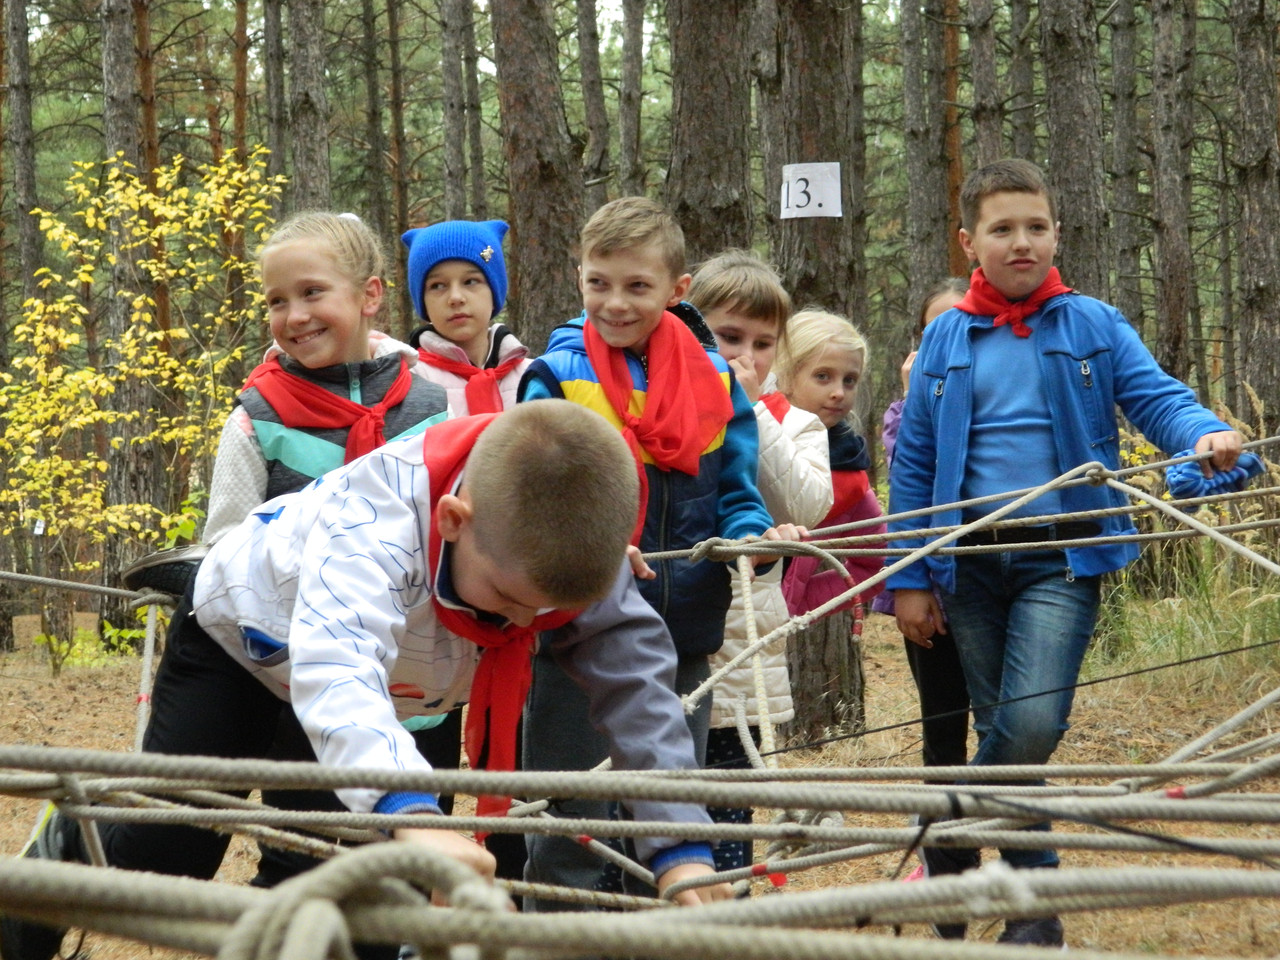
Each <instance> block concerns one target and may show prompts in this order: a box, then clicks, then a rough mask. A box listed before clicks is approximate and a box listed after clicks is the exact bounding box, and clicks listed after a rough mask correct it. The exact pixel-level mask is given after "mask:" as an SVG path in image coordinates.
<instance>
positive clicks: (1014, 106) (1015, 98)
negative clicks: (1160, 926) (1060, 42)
mask: <svg viewBox="0 0 1280 960" xmlns="http://www.w3.org/2000/svg"><path fill="white" fill-rule="evenodd" d="M1120 2H1122V3H1123V2H1124V0H1120ZM1030 6H1031V2H1030V0H1009V48H1010V54H1009V125H1010V126H1011V127H1012V129H1013V155H1014V156H1015V157H1021V158H1022V159H1024V160H1034V159H1035V156H1036V94H1035V54H1034V52H1033V51H1032V49H1031V47H1032V39H1033V38H1032V29H1031V10H1030Z"/></svg>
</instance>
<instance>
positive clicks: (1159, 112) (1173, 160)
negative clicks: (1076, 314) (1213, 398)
mask: <svg viewBox="0 0 1280 960" xmlns="http://www.w3.org/2000/svg"><path fill="white" fill-rule="evenodd" d="M1181 5H1182V4H1181V2H1180V0H1156V2H1155V3H1153V4H1152V7H1151V25H1152V44H1151V60H1152V70H1151V93H1152V110H1151V128H1152V131H1151V134H1152V135H1151V140H1152V147H1153V148H1154V149H1153V154H1154V162H1155V176H1154V177H1153V182H1152V193H1153V198H1154V203H1153V210H1152V213H1153V220H1154V221H1155V241H1156V242H1155V253H1156V257H1155V262H1156V317H1157V318H1158V322H1157V330H1156V339H1155V355H1156V359H1157V360H1158V361H1159V362H1160V365H1161V366H1162V367H1164V369H1165V371H1166V372H1167V373H1169V374H1170V375H1172V376H1174V377H1177V378H1178V379H1179V380H1184V381H1185V380H1186V379H1187V375H1188V374H1189V373H1190V367H1191V364H1190V354H1189V350H1188V344H1187V325H1188V321H1189V318H1190V316H1191V298H1192V297H1193V296H1194V291H1193V289H1192V280H1193V278H1194V268H1193V264H1192V262H1191V238H1190V235H1189V233H1188V230H1189V223H1188V216H1189V211H1188V208H1187V195H1186V191H1185V188H1184V185H1185V178H1186V175H1187V171H1186V167H1185V166H1184V162H1185V160H1186V154H1185V153H1184V148H1183V145H1184V143H1185V142H1186V139H1187V131H1186V130H1185V129H1184V128H1183V113H1182V101H1183V99H1184V98H1186V97H1187V96H1188V95H1189V93H1190V83H1191V80H1192V77H1191V76H1188V74H1187V70H1186V64H1185V63H1184V61H1183V58H1182V43H1181V37H1180V36H1179V32H1180V31H1179V28H1180V26H1181V21H1180V16H1181V9H1180V7H1181Z"/></svg>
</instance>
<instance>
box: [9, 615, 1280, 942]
mask: <svg viewBox="0 0 1280 960" xmlns="http://www.w3.org/2000/svg"><path fill="white" fill-rule="evenodd" d="M89 625H91V624H89ZM22 627H23V633H22V636H21V637H20V642H19V648H18V650H17V651H16V652H14V653H10V654H4V655H0V742H4V743H10V744H15V743H16V744H33V745H49V746H59V747H81V748H88V749H97V750H110V751H128V750H130V749H132V745H133V740H134V726H135V713H134V704H135V699H136V694H137V689H138V667H139V662H138V661H137V660H119V661H114V662H112V663H110V664H109V665H107V666H104V667H96V668H78V667H75V668H68V669H66V670H64V672H63V675H62V676H61V677H60V678H58V679H57V680H54V679H52V678H51V677H50V675H49V667H48V663H47V662H46V661H44V660H43V659H42V658H41V657H40V655H39V654H40V651H39V650H37V649H35V648H33V646H32V644H31V635H32V634H33V633H34V624H33V623H31V622H28V621H27V620H26V619H24V622H23V624H22ZM864 662H865V670H866V683H867V689H866V707H867V726H868V729H870V730H872V731H875V730H877V729H878V728H881V727H885V726H889V725H892V724H894V723H897V722H900V721H906V720H911V719H914V718H916V717H917V716H918V715H919V713H918V705H917V703H916V701H915V695H914V688H913V687H912V684H911V679H910V675H909V673H908V672H907V669H906V665H905V660H904V658H903V654H902V649H901V639H900V638H899V637H898V636H897V633H896V631H895V630H893V628H892V624H891V621H889V620H888V619H887V618H885V617H881V616H873V617H872V618H871V620H870V621H869V622H868V624H867V628H866V631H865V636H864ZM1180 670H1182V671H1184V673H1183V674H1182V675H1181V676H1180V677H1179V678H1178V680H1177V681H1176V682H1174V681H1172V680H1171V678H1170V677H1168V676H1161V675H1159V674H1157V675H1154V676H1150V677H1139V678H1132V679H1128V680H1121V681H1115V682H1111V683H1103V684H1099V685H1097V686H1091V687H1086V688H1083V689H1081V691H1080V692H1079V694H1078V696H1077V700H1076V707H1075V711H1074V714H1073V725H1072V728H1071V730H1070V731H1069V732H1068V733H1067V736H1066V739H1065V740H1064V742H1063V744H1062V746H1061V747H1060V748H1059V750H1058V752H1057V754H1056V755H1055V758H1054V760H1055V762H1056V763H1126V762H1151V761H1156V760H1160V759H1162V758H1164V757H1166V756H1167V755H1168V754H1170V753H1171V752H1172V751H1174V750H1175V749H1177V748H1178V747H1179V746H1181V745H1182V744H1184V743H1186V742H1187V741H1188V740H1191V739H1193V738H1194V737H1196V736H1198V735H1199V734H1201V733H1203V732H1204V731H1205V730H1207V729H1210V728H1211V727H1213V726H1214V725H1216V724H1217V723H1219V722H1220V721H1221V720H1223V719H1224V718H1225V717H1227V716H1229V715H1230V714H1231V713H1233V712H1235V711H1236V710H1237V709H1239V708H1241V707H1243V706H1244V705H1246V704H1247V703H1248V702H1250V701H1251V700H1252V699H1254V697H1255V696H1256V690H1257V689H1258V688H1260V687H1262V686H1265V685H1267V683H1268V681H1270V685H1271V686H1274V683H1275V679H1276V674H1275V673H1272V675H1271V676H1270V677H1258V678H1253V679H1252V680H1250V681H1249V682H1243V683H1242V682H1232V683H1223V682H1222V677H1221V676H1220V675H1217V674H1214V673H1213V672H1211V669H1210V668H1206V667H1202V666H1195V667H1187V668H1180ZM1185 671H1198V672H1196V673H1194V674H1193V675H1192V674H1187V673H1186V672H1185ZM1204 671H1210V672H1204ZM1271 722H1272V723H1273V724H1274V723H1275V722H1276V716H1275V713H1274V712H1273V713H1272V714H1271ZM918 756H919V742H918V739H917V735H916V732H915V728H914V727H912V726H907V727H903V728H900V729H894V730H888V731H884V732H878V733H876V732H873V733H871V734H870V735H868V736H865V737H860V738H857V739H851V740H846V741H842V742H839V743H834V744H830V745H827V746H825V747H823V748H821V749H820V750H806V751H798V752H795V753H790V754H786V755H785V757H786V759H785V760H784V761H783V763H784V765H787V766H792V765H795V766H799V765H814V766H818V765H820V766H838V767H846V766H869V765H873V766H895V765H897V766H902V765H914V764H915V763H917V762H918V759H917V758H918ZM1260 789H1268V790H1269V791H1270V792H1272V793H1277V792H1280V790H1277V787H1276V785H1275V784H1274V783H1273V784H1270V785H1266V786H1264V787H1261V788H1260ZM39 807H40V803H39V802H37V801H32V800H20V799H16V798H13V797H9V796H0V856H11V855H14V854H16V853H18V851H19V850H20V849H21V848H22V846H23V844H24V843H25V842H26V839H27V836H28V833H29V831H30V828H31V825H32V823H33V822H34V821H35V818H36V815H37V812H38V810H39ZM767 815H768V814H767V813H766V812H764V811H761V812H760V813H759V814H758V817H759V818H763V817H767ZM857 822H858V823H866V824H869V825H874V824H876V823H877V822H879V823H880V824H883V825H895V823H896V820H895V819H894V818H888V817H884V818H879V820H878V821H877V818H875V817H859V818H858V821H857ZM1144 826H1145V827H1148V828H1150V829H1157V830H1158V829H1161V828H1162V827H1167V828H1168V829H1169V831H1170V832H1171V833H1178V832H1180V831H1181V832H1186V829H1187V828H1193V830H1192V832H1195V833H1199V834H1201V835H1204V836H1248V837H1273V838H1274V837H1276V836H1277V835H1278V834H1277V829H1276V828H1275V827H1274V826H1261V827H1260V826H1251V825H1250V826H1238V825H1237V826H1227V825H1221V826H1218V825H1213V824H1193V825H1181V826H1180V825H1177V824H1144ZM255 860H256V850H255V849H254V848H253V846H252V845H251V844H249V843H247V842H245V841H243V840H242V839H237V840H236V841H235V842H233V844H232V848H231V851H230V853H229V854H228V857H227V859H226V861H225V862H224V865H223V870H222V872H221V873H220V874H219V879H220V880H222V881H225V882H231V883H243V882H247V880H248V878H249V877H250V876H251V875H252V871H253V866H254V863H255ZM898 860H899V857H898V856H884V857H878V858H869V859H866V860H861V861H856V862H854V863H852V864H844V865H840V866H833V867H827V868H823V869H821V870H817V871H812V872H810V873H806V874H802V875H799V876H796V877H793V878H792V880H791V882H790V883H789V884H788V886H787V887H786V888H784V891H783V892H784V893H785V890H786V889H813V888H816V887H824V886H834V885H850V884H857V883H864V882H871V881H878V880H883V879H886V878H888V877H890V876H892V875H893V873H894V871H895V870H896V869H897V867H898ZM1063 863H1064V865H1065V866H1071V867H1090V866H1099V867H1102V866H1112V867H1116V866H1126V865H1166V866H1167V865H1171V864H1175V863H1177V864H1185V865H1187V866H1198V867H1199V866H1224V867H1225V866H1229V867H1239V866H1242V864H1240V863H1239V862H1237V861H1234V860H1231V859H1229V858H1217V857H1206V856H1195V855H1179V856H1176V857H1174V856H1166V855H1142V854H1133V853H1127V854H1126V853H1118V854H1105V853H1089V852H1068V853H1066V854H1065V855H1064V856H1063ZM762 889H763V888H762ZM1064 919H1065V924H1066V931H1067V942H1068V944H1069V945H1070V946H1072V947H1077V948H1088V949H1096V950H1102V951H1124V952H1130V953H1144V954H1148V955H1171V956H1239V957H1267V956H1269V957H1275V956H1280V909H1277V906H1276V904H1275V903H1274V902H1265V901H1261V900H1241V901H1228V902H1223V903H1210V904H1203V905H1188V906H1178V907H1169V908H1160V909H1155V908H1150V909H1142V910H1113V911H1102V912H1096V913H1089V914H1072V915H1069V916H1067V917H1065V918H1064ZM868 930H869V932H873V933H881V934H885V933H888V932H890V931H888V930H886V929H884V928H874V927H872V928H868ZM999 931H1000V924H999V923H998V922H993V923H990V924H975V925H973V926H972V927H971V930H970V934H969V936H970V938H971V939H974V938H980V939H984V940H991V939H994V938H995V937H996V935H997V934H998V933H999ZM902 935H903V936H907V937H932V933H930V932H929V930H928V929H927V928H926V927H924V926H907V927H905V928H904V929H903V931H902ZM68 944H70V941H68ZM84 946H85V947H86V948H87V950H88V951H89V952H90V954H91V955H92V957H94V958H95V960H126V958H136V957H147V958H154V960H180V958H182V957H184V956H185V955H183V954H178V953H175V952H172V951H168V950H162V949H156V948H149V947H143V946H139V945H138V944H136V943H133V942H130V941H125V940H117V939H114V938H109V937H103V936H96V935H89V936H88V937H87V938H86V940H85V944H84ZM68 949H69V945H68Z"/></svg>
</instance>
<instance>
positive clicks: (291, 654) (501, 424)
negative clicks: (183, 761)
mask: <svg viewBox="0 0 1280 960" xmlns="http://www.w3.org/2000/svg"><path fill="white" fill-rule="evenodd" d="M583 477H589V478H590V482H589V483H584V482H582V478H583ZM568 489H573V490H574V495H573V496H565V495H564V491H565V490H568ZM637 495H638V493H637V480H636V473H635V465H634V462H633V461H632V458H631V456H630V453H629V451H628V450H627V447H626V444H625V443H624V442H623V441H622V440H621V439H620V438H619V437H618V434H617V432H616V431H615V430H614V429H613V428H612V427H611V426H609V425H608V424H607V423H606V422H605V421H604V420H603V419H602V418H600V417H599V416H597V415H596V414H593V413H591V412H590V411H587V410H584V409H582V408H581V407H578V406H577V405H575V404H571V403H565V402H554V403H539V404H530V405H528V406H526V407H521V408H518V409H516V410H511V411H508V412H506V413H503V414H496V415H495V414H489V415H484V416H477V417H467V418H463V419H457V420H451V421H449V422H447V423H444V424H441V425H439V426H435V427H432V428H430V429H429V430H428V431H427V432H426V433H425V434H424V435H423V436H422V437H414V438H409V439H405V440H399V441H392V442H390V443H388V444H386V445H385V446H383V447H381V448H379V449H378V450H376V451H374V452H373V453H371V454H369V455H368V456H365V457H361V458H360V459H358V460H355V461H353V462H352V463H350V464H348V465H347V466H345V467H342V468H340V469H339V470H336V471H334V472H333V473H330V474H326V475H325V476H324V477H321V478H320V479H319V480H317V481H316V482H315V483H313V484H311V485H309V486H307V487H306V488H305V489H303V490H301V491H299V492H297V493H293V494H288V495H286V496H283V497H278V498H276V499H275V500H272V501H270V502H269V503H267V504H264V505H263V506H262V508H261V509H260V510H259V511H257V512H256V513H254V514H253V515H252V516H250V517H249V518H247V519H246V520H245V521H244V523H242V524H240V525H239V526H238V527H236V528H235V529H234V530H232V531H230V532H229V533H228V534H227V535H226V536H225V537H223V538H222V539H221V540H220V541H219V542H218V543H217V544H215V545H214V546H213V548H212V549H211V550H210V553H209V555H208V557H207V558H206V559H205V560H204V562H203V564H202V565H201V567H200V570H199V572H198V573H197V575H196V578H195V582H194V589H193V590H192V591H189V592H188V594H187V596H186V597H185V598H184V600H183V602H182V604H181V606H180V607H179V609H178V610H177V612H176V613H175V615H174V617H173V621H172V626H171V629H170V633H169V638H168V643H167V644H166V646H165V652H164V657H163V659H162V661H161V664H160V667H159V670H158V674H157V678H156V684H155V690H154V695H153V696H154V705H153V710H154V712H153V715H152V719H151V723H150V725H149V727H148V732H147V737H146V743H145V749H146V750H148V751H152V752H158V753H175V754H196V755H209V756H222V757H233V758H238V757H261V756H262V755H263V754H264V753H265V751H266V749H267V747H268V746H269V745H270V743H271V740H272V736H273V733H274V731H275V728H276V723H277V722H278V721H281V720H287V721H288V722H290V723H294V724H296V725H298V726H299V727H300V729H301V730H302V732H303V733H304V734H305V744H306V747H305V749H304V750H303V751H302V752H301V753H300V755H299V756H297V757H294V758H292V759H305V760H316V759H318V760H319V761H320V762H321V763H324V764H328V765H334V766H343V767H359V768H362V769H366V770H368V769H386V770H423V771H426V770H430V769H431V767H430V764H428V763H427V761H425V760H424V759H423V758H422V757H421V756H419V754H418V752H417V751H416V750H415V749H414V743H413V740H412V739H411V738H410V736H409V734H408V733H407V732H406V731H405V729H404V727H403V726H402V725H401V724H400V723H399V722H397V721H398V719H399V720H402V719H405V718H408V717H412V716H420V715H431V714H438V713H440V712H443V711H447V710H449V709H450V708H451V707H453V706H454V705H455V704H456V703H459V702H460V701H462V700H466V699H469V700H470V711H469V713H468V724H467V752H468V755H469V757H470V758H471V761H472V763H473V764H475V763H477V761H478V760H479V758H480V757H481V756H487V758H488V766H489V767H490V768H492V769H510V768H511V763H512V760H513V759H514V756H513V754H514V742H513V741H514V731H515V723H516V719H517V718H518V716H519V713H520V707H521V704H522V702H523V700H524V695H525V691H526V689H527V685H528V678H529V673H528V671H529V657H530V652H531V649H532V646H533V644H534V642H535V637H536V634H535V631H539V630H546V631H549V632H548V633H547V634H546V637H545V642H546V644H547V646H548V647H549V648H550V649H551V651H552V653H553V655H554V656H555V657H556V658H557V659H558V660H559V661H560V662H561V663H563V664H564V666H565V669H566V670H567V671H569V672H570V674H571V675H572V676H574V677H575V679H576V680H577V681H578V682H579V683H580V684H581V685H582V688H583V689H584V690H585V691H586V693H587V695H588V696H589V697H590V700H591V704H592V719H593V720H594V721H595V723H596V724H597V727H598V729H599V730H600V731H601V732H602V733H603V734H604V735H605V736H606V738H607V739H608V740H609V742H610V744H611V748H612V752H613V756H614V759H615V761H616V763H617V766H619V767H621V768H630V769H691V768H693V767H694V766H695V759H694V756H693V746H692V742H691V740H690V737H689V732H688V729H687V727H686V725H685V723H684V719H683V716H682V711H681V705H680V702H679V700H678V698H677V697H675V696H674V695H673V694H672V693H671V691H670V689H669V684H670V680H671V673H672V671H673V670H674V667H675V653H674V650H673V648H672V645H671V640H670V636H669V634H668V633H667V631H666V629H665V627H664V626H663V624H662V621H661V619H660V618H659V617H658V616H657V615H656V614H655V613H654V612H653V610H652V609H651V608H650V607H649V605H648V604H647V603H645V602H644V600H643V599H642V598H641V597H640V596H639V594H638V593H637V591H636V588H635V581H634V578H633V577H632V575H631V569H630V565H629V563H628V562H627V560H626V559H625V549H626V546H627V541H628V537H629V536H630V534H631V531H632V527H633V525H634V523H635V503H636V498H637ZM375 518H376V520H377V522H376V523H371V522H370V521H371V520H372V519H375ZM337 792H338V795H339V797H340V798H341V800H342V801H343V803H344V804H345V805H346V806H347V807H348V808H349V809H351V810H353V811H358V812H370V811H372V812H375V813H395V814H407V813H421V814H423V815H424V819H423V821H422V823H421V825H420V826H415V827H413V828H397V829H396V830H395V831H394V836H395V838H396V839H398V840H407V841H412V842H416V843H422V844H425V845H428V846H430V847H433V848H434V849H436V850H438V851H440V852H443V853H446V854H448V855H450V856H453V857H455V858H457V859H458V860H460V861H462V862H464V863H466V864H468V865H469V866H471V867H472V868H473V869H475V870H476V871H477V872H479V873H481V874H483V875H485V876H488V877H490V878H491V877H492V876H493V873H494V861H493V858H492V856H491V855H490V854H489V853H488V852H486V851H485V850H484V848H482V847H481V846H479V845H477V844H475V843H473V842H472V841H470V840H469V839H466V838H464V837H463V836H461V835H460V834H457V833H454V832H452V831H449V830H436V829H431V827H430V819H429V818H430V816H431V815H432V814H437V813H439V812H440V811H439V807H438V806H437V803H436V797H435V796H434V795H432V794H428V793H415V792H390V793H388V792H385V791H382V790H378V789H372V788H347V789H342V790H339V791H337ZM504 799H505V798H481V804H480V812H481V813H482V814H484V813H486V812H497V811H498V810H501V809H505V806H506V804H505V802H503V801H504ZM632 807H633V809H634V811H635V813H636V815H637V816H638V817H642V818H644V819H656V820H660V821H670V822H674V821H694V822H701V823H709V820H708V818H707V817H706V814H705V812H704V811H703V810H702V809H701V808H700V807H697V806H694V805H690V804H680V803H648V802H636V803H634V804H632ZM300 808H301V809H309V808H308V807H305V806H304V807H300ZM100 830H101V832H102V840H103V846H104V848H105V850H106V854H107V859H108V862H109V863H110V864H111V865H113V866H119V867H125V868H128V869H135V870H152V871H156V872H160V873H168V874H181V875H187V876H195V877H203V878H209V877H212V876H213V875H214V873H215V871H216V870H217V868H218V864H219V862H220V861H221V859H222V856H223V853H224V852H225V850H226V847H227V843H228V837H227V836H226V835H223V834H220V833H215V832H213V831H211V830H202V829H197V828H193V827H171V826H156V825H144V824H129V823H103V824H101V825H100ZM637 845H638V846H639V847H640V850H641V853H642V855H643V856H644V857H646V858H648V859H649V860H650V863H651V866H652V869H653V871H654V873H655V875H656V876H657V877H658V887H659V890H665V889H666V888H667V887H668V886H670V885H671V884H672V883H674V882H676V881H678V880H682V879H689V878H693V877H698V876H706V875H709V874H710V873H711V851H710V848H709V846H708V845H707V844H705V843H690V842H674V843H673V842H672V841H669V840H662V839H646V840H638V841H637ZM28 856H40V857H46V858H51V859H60V860H69V861H75V860H82V861H83V860H85V857H84V851H83V848H82V844H81V841H80V836H79V829H78V826H77V824H76V823H75V821H72V820H70V819H68V818H64V817H61V816H59V815H57V814H56V813H55V814H54V815H53V816H52V817H50V818H48V819H47V820H46V821H45V822H44V824H43V826H42V829H41V830H40V831H39V833H38V835H37V836H36V838H35V841H34V842H33V844H32V845H31V848H30V850H29V851H28ZM86 862H87V861H86ZM730 896H731V891H730V889H729V887H728V885H727V884H723V883H722V884H716V885H713V886H709V887H703V888H700V889H699V890H697V891H692V890H691V891H685V892H684V893H681V894H680V895H679V896H678V898H677V899H678V901H679V902H682V903H698V902H705V901H711V900H720V899H727V898H728V897H730ZM60 941H61V933H60V932H58V931H51V930H49V929H48V928H43V927H38V926H36V925H34V924H30V923H23V922H20V921H16V920H14V919H13V918H4V922H3V926H2V927H0V953H2V954H3V956H4V958H5V960H47V958H48V957H50V956H52V954H53V952H54V950H55V949H56V948H57V945H58V943H59V942H60ZM392 955H394V953H393V954H392Z"/></svg>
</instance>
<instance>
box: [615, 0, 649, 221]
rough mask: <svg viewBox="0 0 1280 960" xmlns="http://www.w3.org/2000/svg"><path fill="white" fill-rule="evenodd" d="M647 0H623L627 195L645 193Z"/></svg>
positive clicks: (622, 164) (622, 139) (622, 171)
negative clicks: (642, 138) (642, 144)
mask: <svg viewBox="0 0 1280 960" xmlns="http://www.w3.org/2000/svg"><path fill="white" fill-rule="evenodd" d="M644 8H645V0H622V85H621V87H620V88H619V90H618V175H619V178H620V179H621V181H622V195H623V196H640V195H642V194H643V193H644V180H645V172H644V160H643V158H642V157H641V156H640V84H641V80H642V77H641V74H642V72H643V67H644Z"/></svg>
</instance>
